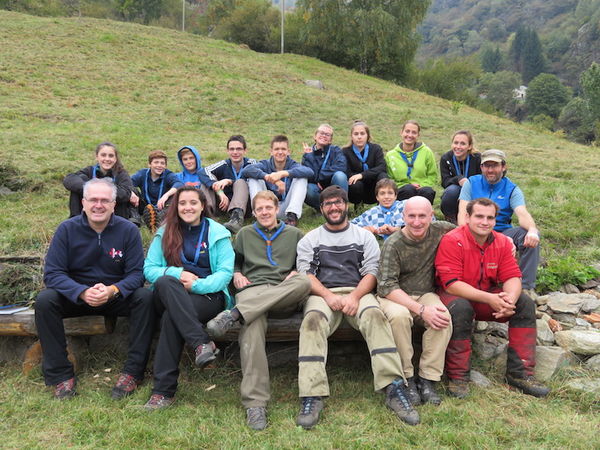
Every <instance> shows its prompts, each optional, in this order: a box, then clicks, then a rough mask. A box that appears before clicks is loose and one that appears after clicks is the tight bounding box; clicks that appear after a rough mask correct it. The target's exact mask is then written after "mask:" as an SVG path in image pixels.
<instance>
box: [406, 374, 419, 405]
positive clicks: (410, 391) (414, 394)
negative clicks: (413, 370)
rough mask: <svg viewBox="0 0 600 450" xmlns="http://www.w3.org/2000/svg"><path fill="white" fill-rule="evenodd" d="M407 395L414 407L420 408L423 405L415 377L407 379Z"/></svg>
mask: <svg viewBox="0 0 600 450" xmlns="http://www.w3.org/2000/svg"><path fill="white" fill-rule="evenodd" d="M406 395H407V396H408V399H409V400H410V402H411V403H412V405H413V406H419V405H420V404H421V395H420V394H419V389H418V388H417V383H416V382H415V377H410V378H407V379H406Z"/></svg>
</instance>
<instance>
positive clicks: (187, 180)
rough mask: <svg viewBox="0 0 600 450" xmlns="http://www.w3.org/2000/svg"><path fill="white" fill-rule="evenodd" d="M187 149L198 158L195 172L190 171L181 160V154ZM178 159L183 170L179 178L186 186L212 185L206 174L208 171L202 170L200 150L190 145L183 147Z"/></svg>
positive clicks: (178, 153) (178, 174) (178, 175)
mask: <svg viewBox="0 0 600 450" xmlns="http://www.w3.org/2000/svg"><path fill="white" fill-rule="evenodd" d="M186 149H187V150H190V151H191V152H192V154H193V155H194V158H196V169H195V170H194V171H193V172H190V171H188V170H187V169H186V168H185V166H184V165H183V161H182V160H181V152H182V151H183V150H186ZM177 159H178V160H179V164H181V170H182V171H181V172H179V173H177V177H178V178H179V181H181V182H182V183H183V184H184V185H186V186H196V187H200V186H201V185H204V186H208V185H209V184H210V178H209V177H208V175H207V174H206V171H205V170H204V169H203V168H202V159H201V158H200V153H198V150H196V149H195V148H194V147H192V146H190V145H186V146H184V147H181V148H180V149H179V151H178V152H177Z"/></svg>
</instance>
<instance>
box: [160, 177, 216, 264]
mask: <svg viewBox="0 0 600 450" xmlns="http://www.w3.org/2000/svg"><path fill="white" fill-rule="evenodd" d="M186 191H191V192H195V193H197V194H198V199H200V203H202V213H201V214H200V220H202V219H203V218H204V216H205V212H206V197H205V196H204V193H202V191H200V190H199V189H196V188H195V187H194V186H182V187H180V188H179V189H177V192H175V194H174V195H173V200H172V201H171V206H169V209H168V210H167V214H166V215H165V219H164V220H163V225H164V227H165V231H164V232H163V235H162V251H163V255H164V256H165V259H166V260H167V264H168V265H170V266H176V267H181V266H182V264H181V249H182V248H183V233H182V228H183V223H184V222H183V221H182V220H181V218H180V217H179V208H178V207H177V206H178V205H179V196H180V195H181V193H182V192H186Z"/></svg>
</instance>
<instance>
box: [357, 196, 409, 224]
mask: <svg viewBox="0 0 600 450" xmlns="http://www.w3.org/2000/svg"><path fill="white" fill-rule="evenodd" d="M403 211H404V200H403V201H400V200H396V201H394V203H393V204H392V206H391V207H390V209H389V210H387V211H385V210H384V208H383V207H382V206H381V205H377V206H374V207H373V208H371V209H369V210H367V211H365V212H364V213H362V214H361V215H360V216H358V217H355V218H354V219H352V223H353V224H355V225H358V226H359V227H377V228H379V227H381V226H383V225H386V224H388V225H391V226H393V227H400V228H401V227H403V226H404V220H403V219H402V212H403Z"/></svg>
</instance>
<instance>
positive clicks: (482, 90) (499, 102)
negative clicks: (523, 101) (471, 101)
mask: <svg viewBox="0 0 600 450" xmlns="http://www.w3.org/2000/svg"><path fill="white" fill-rule="evenodd" d="M520 81H521V80H520V77H519V74H518V73H515V72H509V71H507V70H502V71H500V72H497V73H485V74H483V76H482V77H481V79H480V80H479V86H478V89H477V92H478V93H479V94H480V95H485V99H486V101H487V102H489V103H491V104H492V106H493V107H494V108H496V109H497V110H498V111H502V112H503V113H505V114H509V115H511V116H512V115H514V112H515V105H516V100H515V98H514V93H513V92H514V90H515V89H516V88H518V87H519V84H520Z"/></svg>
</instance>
